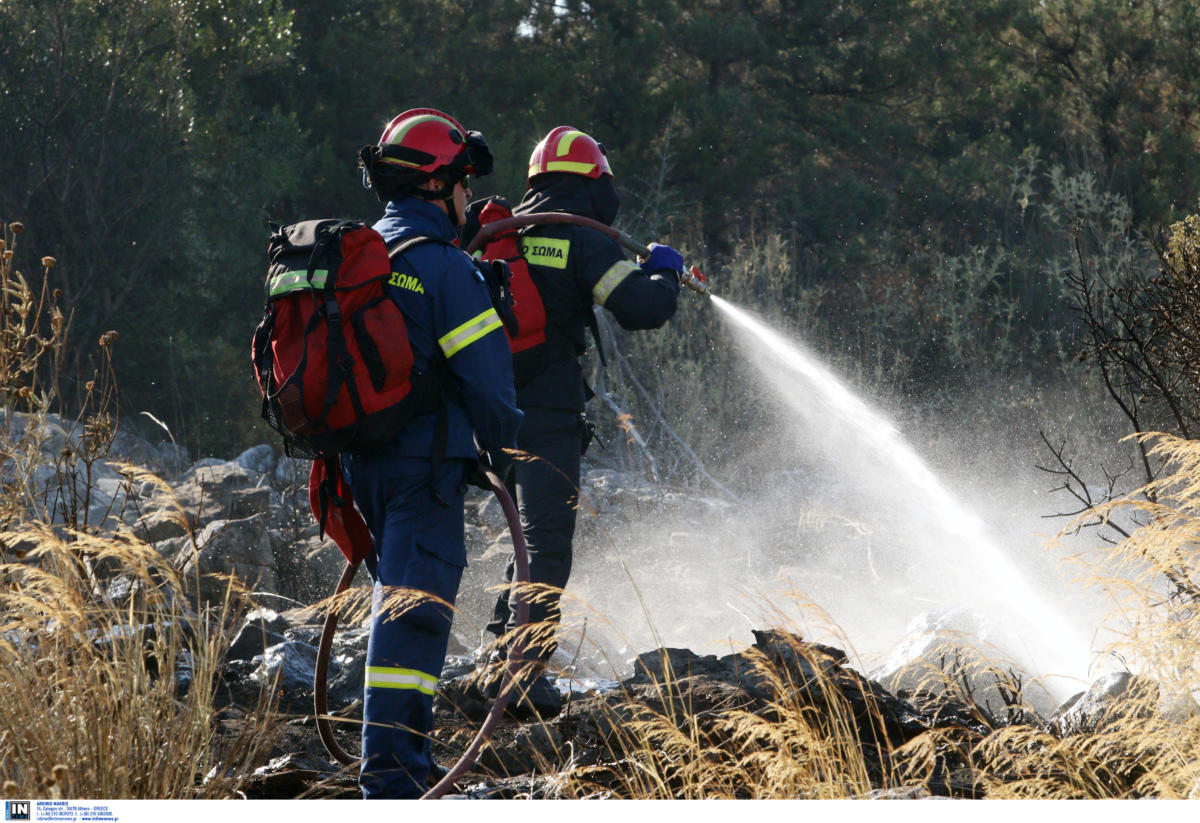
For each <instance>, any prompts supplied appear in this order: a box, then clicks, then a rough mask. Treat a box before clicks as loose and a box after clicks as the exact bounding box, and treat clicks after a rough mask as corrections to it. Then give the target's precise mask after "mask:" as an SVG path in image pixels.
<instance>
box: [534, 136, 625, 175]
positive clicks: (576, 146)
mask: <svg viewBox="0 0 1200 823" xmlns="http://www.w3.org/2000/svg"><path fill="white" fill-rule="evenodd" d="M550 172H564V173H566V174H578V175H582V176H583V177H591V178H593V179H595V178H599V177H601V176H603V175H605V174H607V175H608V176H610V177H611V176H612V169H611V168H610V167H609V165H608V157H607V155H606V154H605V152H604V146H602V145H600V144H599V143H597V142H596V141H595V140H593V139H592V138H591V137H589V136H588V135H586V134H584V133H583V132H581V131H579V130H578V129H576V128H575V127H574V126H559V127H558V128H556V129H554V130H553V131H551V132H550V133H549V134H547V135H546V136H545V137H544V138H542V142H540V143H538V144H537V145H536V146H535V147H534V149H533V154H531V155H530V156H529V174H528V175H527V177H526V180H527V181H528V180H532V179H533V178H534V177H536V176H537V175H539V174H548V173H550Z"/></svg>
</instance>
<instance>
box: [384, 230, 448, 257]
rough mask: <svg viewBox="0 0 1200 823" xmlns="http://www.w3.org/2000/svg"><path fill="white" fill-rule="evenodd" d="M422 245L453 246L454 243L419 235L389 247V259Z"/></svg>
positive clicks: (398, 241)
mask: <svg viewBox="0 0 1200 823" xmlns="http://www.w3.org/2000/svg"><path fill="white" fill-rule="evenodd" d="M422 243H441V244H442V245H445V246H452V245H454V244H453V243H451V242H449V241H448V240H442V239H441V238H440V237H430V236H428V235H418V236H416V237H408V238H405V239H404V240H397V241H396V242H395V243H393V244H392V245H390V246H388V257H389V258H394V257H395V256H396V255H398V254H404V253H405V252H406V251H409V250H410V249H412V248H414V247H416V246H419V245H421V244H422Z"/></svg>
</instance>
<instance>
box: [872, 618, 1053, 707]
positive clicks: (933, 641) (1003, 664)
mask: <svg viewBox="0 0 1200 823" xmlns="http://www.w3.org/2000/svg"><path fill="white" fill-rule="evenodd" d="M870 676H871V678H872V679H873V680H876V681H878V682H879V683H880V684H881V685H882V686H883V687H884V688H886V689H888V690H890V691H892V692H895V693H897V694H899V695H900V696H902V697H903V696H906V695H912V694H920V695H925V696H931V695H948V696H949V697H952V698H954V699H956V700H958V701H961V702H964V703H967V704H971V703H973V704H975V705H976V706H978V707H979V709H981V710H982V711H983V713H984V714H985V715H986V717H987V718H989V719H991V720H996V721H1006V722H1007V721H1013V722H1016V721H1018V720H1019V721H1023V722H1038V721H1040V720H1041V719H1043V718H1046V717H1049V716H1050V714H1051V713H1052V712H1053V711H1054V708H1055V706H1056V705H1057V702H1056V701H1055V700H1054V698H1053V697H1052V696H1051V695H1050V692H1049V691H1047V689H1046V688H1045V686H1043V685H1042V684H1041V683H1040V682H1038V681H1037V680H1036V679H1035V678H1034V677H1033V676H1032V675H1030V674H1029V673H1028V672H1026V671H1024V670H1023V669H1022V668H1021V666H1019V665H1018V664H1016V663H1015V662H1013V661H1012V658H1011V656H1010V655H1007V654H1006V653H1005V652H1004V651H1003V650H1002V649H1000V648H998V647H996V646H994V645H992V644H991V642H990V637H989V631H988V627H987V624H986V622H985V621H984V620H983V618H981V617H980V616H978V615H976V614H974V613H972V612H971V611H969V610H968V609H966V608H963V607H958V608H952V609H945V610H941V611H930V612H924V613H922V614H919V615H917V616H916V617H915V618H913V620H912V621H910V622H909V625H908V628H907V630H906V632H905V634H904V637H902V638H901V640H900V642H899V643H897V644H896V646H895V647H893V649H892V650H891V652H889V654H888V656H887V657H886V658H885V659H884V661H883V662H882V663H881V664H880V665H878V666H876V667H875V668H874V669H872V670H871V672H870Z"/></svg>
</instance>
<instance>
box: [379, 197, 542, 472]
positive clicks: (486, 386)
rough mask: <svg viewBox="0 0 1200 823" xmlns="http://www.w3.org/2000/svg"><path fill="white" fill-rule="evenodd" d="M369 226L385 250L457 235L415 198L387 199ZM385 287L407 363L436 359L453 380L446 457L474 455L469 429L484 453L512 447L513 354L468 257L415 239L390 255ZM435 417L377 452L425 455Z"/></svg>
mask: <svg viewBox="0 0 1200 823" xmlns="http://www.w3.org/2000/svg"><path fill="white" fill-rule="evenodd" d="M375 230H376V231H378V232H379V233H380V234H381V235H382V236H383V239H384V241H385V242H386V243H387V244H388V247H389V248H393V247H394V246H395V245H396V244H397V243H398V242H400V241H402V240H404V239H405V238H409V237H417V236H425V237H436V238H439V239H441V240H445V241H453V240H454V239H455V238H456V236H457V235H456V232H455V230H454V226H453V225H451V223H450V218H449V217H447V216H446V213H445V212H443V211H442V210H441V209H440V208H438V207H437V206H436V205H434V204H432V203H427V202H425V201H424V200H419V199H417V198H415V197H404V198H402V199H400V200H393V201H392V202H390V203H388V205H387V209H386V211H385V212H384V216H383V218H382V219H380V220H379V222H378V223H376V224H375ZM385 291H386V292H387V293H388V294H389V295H390V296H391V297H392V299H393V300H395V301H396V303H397V304H398V305H399V306H400V310H401V311H402V312H404V320H405V323H406V324H407V325H408V337H409V341H410V342H411V344H412V349H413V360H414V363H413V368H414V369H415V370H419V371H428V370H429V369H430V368H431V367H432V366H433V364H434V363H435V362H436V361H437V360H438V359H439V358H444V359H445V363H444V364H443V365H444V366H446V367H447V370H448V374H449V382H450V383H451V384H452V391H451V394H452V396H451V397H450V399H449V401H448V403H447V413H448V422H449V437H448V439H447V443H446V454H445V456H446V457H449V458H459V457H461V458H470V459H474V458H475V456H476V449H475V443H474V438H473V437H472V432H474V433H475V435H476V436H477V437H478V439H479V445H481V446H482V447H483V448H485V449H487V450H488V451H493V452H494V451H495V450H497V449H500V448H515V446H516V440H517V429H518V428H520V425H521V412H520V411H518V409H517V405H516V392H515V390H514V388H513V374H512V355H511V354H510V352H509V349H508V338H507V337H506V336H505V334H504V328H503V325H502V324H501V321H500V318H499V316H498V315H497V314H496V311H495V309H494V308H493V307H492V301H491V297H490V296H489V293H488V289H487V286H486V284H485V283H484V280H483V276H482V275H481V274H480V273H479V271H478V269H476V268H475V264H474V263H473V262H472V261H471V258H470V257H468V256H467V255H466V254H465V253H463V252H462V251H460V250H459V249H457V248H454V247H452V246H449V245H447V244H446V243H436V242H429V243H421V244H419V245H417V246H416V247H414V248H412V249H410V250H408V251H406V252H405V253H404V254H402V255H396V256H394V257H393V258H392V277H391V279H390V281H389V282H388V284H387V285H386V286H385ZM435 420H436V416H435V415H427V416H425V417H421V418H418V419H417V420H415V421H413V422H412V423H411V424H409V425H408V426H405V427H404V428H403V429H402V430H401V431H400V432H399V433H398V434H397V435H396V437H395V438H394V439H393V440H392V441H391V442H390V443H388V444H387V445H386V446H385V447H384V448H383V450H382V454H381V456H385V457H417V458H429V457H430V455H431V451H432V444H433V438H434V426H435Z"/></svg>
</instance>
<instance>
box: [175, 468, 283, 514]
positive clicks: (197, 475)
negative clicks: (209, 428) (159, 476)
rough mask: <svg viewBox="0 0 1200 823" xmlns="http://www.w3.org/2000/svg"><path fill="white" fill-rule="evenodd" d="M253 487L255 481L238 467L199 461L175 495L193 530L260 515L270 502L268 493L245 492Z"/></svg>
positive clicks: (185, 477) (189, 470)
mask: <svg viewBox="0 0 1200 823" xmlns="http://www.w3.org/2000/svg"><path fill="white" fill-rule="evenodd" d="M255 486H256V478H254V477H252V476H251V475H250V473H249V472H247V471H246V470H245V469H244V468H242V467H241V466H239V465H238V464H237V463H234V462H232V461H215V462H210V461H208V460H202V461H200V462H199V463H197V464H196V465H195V466H193V467H192V468H190V469H188V472H187V474H185V475H184V478H183V482H182V483H181V484H180V485H179V486H178V487H177V488H176V489H175V495H176V497H177V498H178V500H179V505H180V507H181V508H182V509H183V511H184V512H186V513H187V516H188V520H189V522H190V523H191V524H192V526H193V527H196V526H199V525H201V524H205V523H209V522H211V521H213V520H229V519H237V518H238V517H245V516H248V514H250V513H251V511H250V510H254V509H257V510H259V511H261V510H262V508H261V507H263V506H264V505H265V504H266V503H268V502H269V491H268V492H265V493H264V492H262V491H248V490H251V489H254V488H255ZM235 508H236V511H235Z"/></svg>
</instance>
